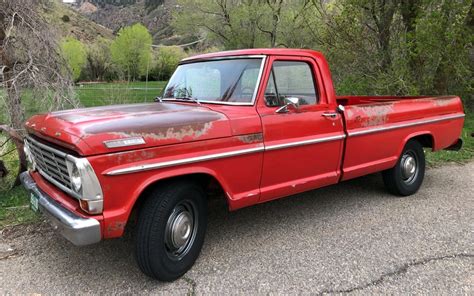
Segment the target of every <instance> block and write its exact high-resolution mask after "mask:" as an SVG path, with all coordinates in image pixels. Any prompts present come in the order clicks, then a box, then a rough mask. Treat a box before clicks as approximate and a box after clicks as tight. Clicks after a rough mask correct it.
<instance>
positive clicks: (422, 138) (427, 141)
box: [410, 134, 434, 150]
mask: <svg viewBox="0 0 474 296" xmlns="http://www.w3.org/2000/svg"><path fill="white" fill-rule="evenodd" d="M410 140H416V141H418V143H420V144H421V146H423V147H424V148H431V150H433V148H434V140H433V136H432V135H430V134H425V135H419V136H416V137H413V138H411V139H410Z"/></svg>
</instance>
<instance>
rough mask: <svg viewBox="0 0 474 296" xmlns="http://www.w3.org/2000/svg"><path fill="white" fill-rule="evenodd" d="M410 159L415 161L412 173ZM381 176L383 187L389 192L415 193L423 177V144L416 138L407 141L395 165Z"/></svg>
mask: <svg viewBox="0 0 474 296" xmlns="http://www.w3.org/2000/svg"><path fill="white" fill-rule="evenodd" d="M411 159H413V161H414V162H415V171H414V172H413V173H412V170H411V168H412V167H411V164H412V163H411V161H412V160H411ZM405 164H406V165H405ZM404 168H405V170H404ZM382 176H383V181H384V183H385V187H386V188H387V189H388V191H389V192H390V193H392V194H394V195H398V196H408V195H412V194H414V193H416V192H417V191H418V189H419V188H420V186H421V184H422V183H423V178H424V177H425V153H424V151H423V146H421V144H420V143H419V142H418V141H416V140H410V141H408V142H407V144H406V145H405V147H404V148H403V151H402V154H401V155H400V157H399V159H398V161H397V164H396V165H395V167H393V168H391V169H389V170H386V171H383V172H382Z"/></svg>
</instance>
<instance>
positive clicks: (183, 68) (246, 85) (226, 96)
mask: <svg viewBox="0 0 474 296" xmlns="http://www.w3.org/2000/svg"><path fill="white" fill-rule="evenodd" d="M262 60H263V59H262V58H239V59H235V58H234V59H224V60H218V61H203V62H195V63H189V64H183V65H179V66H178V68H177V69H176V71H175V72H174V74H173V76H172V77H171V79H170V81H169V82H168V85H167V86H166V88H165V90H164V93H163V99H164V100H166V99H190V100H194V101H199V102H216V103H219V102H226V103H227V102H228V103H252V101H253V98H254V93H255V90H256V87H257V82H258V76H259V74H260V67H261V64H262Z"/></svg>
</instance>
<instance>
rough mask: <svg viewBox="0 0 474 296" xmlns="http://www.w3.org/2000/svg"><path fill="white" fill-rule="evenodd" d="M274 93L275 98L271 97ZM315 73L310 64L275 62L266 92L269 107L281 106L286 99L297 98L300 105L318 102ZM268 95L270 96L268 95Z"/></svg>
mask: <svg viewBox="0 0 474 296" xmlns="http://www.w3.org/2000/svg"><path fill="white" fill-rule="evenodd" d="M273 91H274V95H275V97H274V98H273V99H272V97H271V95H272V94H273V93H272V92H273ZM317 93H318V92H317V91H316V88H315V83H314V79H313V73H312V71H311V67H310V66H309V64H308V63H305V62H298V61H275V62H274V63H273V66H272V74H271V75H270V77H269V81H268V84H267V89H266V91H265V101H266V103H267V106H280V105H283V104H284V101H285V98H290V97H296V98H298V99H299V101H300V105H311V104H316V103H317V102H318V96H317ZM267 94H268V95H267Z"/></svg>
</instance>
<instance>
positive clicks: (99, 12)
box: [74, 0, 186, 44]
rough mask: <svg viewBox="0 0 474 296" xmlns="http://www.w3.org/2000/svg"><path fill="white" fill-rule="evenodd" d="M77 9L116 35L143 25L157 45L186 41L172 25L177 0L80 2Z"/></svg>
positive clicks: (85, 0)
mask: <svg viewBox="0 0 474 296" xmlns="http://www.w3.org/2000/svg"><path fill="white" fill-rule="evenodd" d="M74 9H76V11H77V12H79V13H80V14H82V15H83V16H85V17H87V18H88V19H90V20H92V21H94V22H96V23H98V24H100V25H102V26H104V27H107V28H109V29H111V30H112V31H113V32H114V33H115V32H117V31H118V30H119V29H120V28H122V27H124V26H129V25H132V24H135V23H142V24H143V25H145V26H146V27H147V28H148V30H149V31H150V33H151V34H152V36H153V40H154V43H155V44H176V43H180V42H183V41H186V40H181V38H180V37H179V36H175V35H174V33H173V29H172V28H171V26H170V22H171V14H172V11H173V10H174V9H177V5H176V2H175V1H174V0H167V1H156V0H89V1H87V0H79V1H78V2H77V4H76V5H75V6H74Z"/></svg>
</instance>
